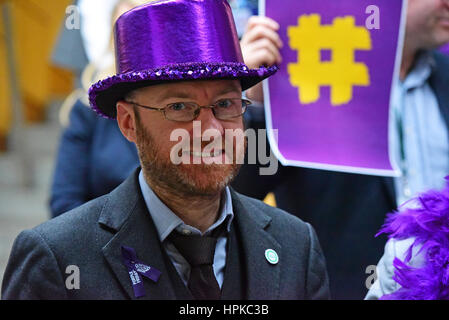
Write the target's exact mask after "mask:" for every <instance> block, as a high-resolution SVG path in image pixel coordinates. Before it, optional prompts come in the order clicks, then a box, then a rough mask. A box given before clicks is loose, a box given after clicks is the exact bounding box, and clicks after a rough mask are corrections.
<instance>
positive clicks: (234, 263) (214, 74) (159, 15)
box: [2, 0, 329, 300]
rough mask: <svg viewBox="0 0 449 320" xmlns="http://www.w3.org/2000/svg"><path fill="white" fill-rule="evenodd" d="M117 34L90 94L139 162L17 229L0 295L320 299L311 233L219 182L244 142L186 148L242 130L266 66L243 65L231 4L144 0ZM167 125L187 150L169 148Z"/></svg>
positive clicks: (323, 280)
mask: <svg viewBox="0 0 449 320" xmlns="http://www.w3.org/2000/svg"><path fill="white" fill-rule="evenodd" d="M115 41H116V61H117V75H115V76H113V77H110V78H107V79H105V80H102V81H100V82H98V83H97V84H95V85H93V86H92V88H91V89H90V91H89V98H90V102H91V106H92V108H93V109H94V110H95V111H96V112H97V113H98V114H99V115H101V116H104V117H108V118H112V119H117V122H118V125H119V127H120V130H121V132H122V133H123V135H124V136H125V137H126V138H127V139H128V140H129V141H131V142H134V143H135V144H136V146H137V149H138V152H139V158H140V163H141V169H140V168H139V169H137V170H136V171H135V172H134V173H133V174H132V175H131V176H130V177H129V178H128V179H127V180H126V181H125V182H124V183H123V184H121V185H120V186H119V187H117V188H116V189H115V190H114V191H112V192H111V193H109V194H107V195H105V196H103V197H100V198H97V199H95V200H92V201H90V202H88V203H87V204H85V205H83V206H81V207H79V208H76V209H74V210H72V211H70V212H68V213H66V214H64V215H61V216H59V217H57V218H54V219H52V220H50V221H48V222H46V223H44V224H42V225H40V226H37V227H35V228H33V229H31V230H26V231H24V232H22V233H21V234H20V235H19V236H18V238H17V239H16V241H15V243H14V246H13V249H12V252H11V256H10V259H9V263H8V267H7V270H6V272H5V276H4V280H3V287H2V298H3V299H199V300H203V299H328V298H329V289H328V277H327V272H326V266H325V261H324V257H323V255H322V252H321V249H320V245H319V242H318V240H317V237H316V235H315V232H314V230H313V228H312V227H311V226H310V225H309V224H307V223H304V222H303V221H301V220H300V219H298V218H296V217H293V216H292V215H289V214H288V213H286V212H284V211H282V210H279V209H276V208H272V207H269V206H267V205H265V204H263V203H262V202H260V201H257V200H254V199H251V198H248V197H245V196H243V195H240V194H238V193H236V192H235V191H233V190H232V188H230V187H228V184H229V183H230V182H231V181H232V178H233V177H234V176H235V175H236V173H237V171H238V169H239V165H238V163H237V161H235V160H233V159H237V158H238V157H239V155H240V156H241V153H242V151H241V150H243V148H242V144H243V143H240V144H239V143H238V142H237V143H236V144H235V145H234V144H232V146H233V148H232V149H231V152H229V150H228V148H226V147H225V146H224V145H221V144H219V145H215V146H214V148H213V149H208V150H207V146H206V147H204V144H203V142H201V140H200V146H199V148H200V149H195V138H198V136H202V135H205V134H206V132H210V131H213V132H215V133H218V136H217V135H215V136H214V137H215V138H217V137H219V138H222V136H223V138H224V140H223V141H229V137H227V136H226V133H227V132H229V131H238V130H242V129H243V120H242V115H243V113H244V111H245V109H246V107H247V106H248V105H249V101H247V100H243V99H242V90H246V89H248V88H250V87H251V86H253V85H255V84H257V83H258V82H260V81H262V80H263V79H264V78H266V77H268V76H270V75H272V74H273V73H274V72H275V71H276V67H271V68H266V67H263V66H262V67H260V68H257V69H250V68H248V67H247V66H245V64H244V63H243V59H242V54H241V50H240V46H239V41H238V38H237V33H236V30H235V26H234V22H233V18H232V14H231V10H230V7H229V5H228V3H227V2H226V1H225V0H163V1H156V2H151V3H149V4H147V5H144V6H141V7H137V8H135V9H133V10H131V11H128V12H127V13H125V14H124V15H122V16H121V17H120V18H119V20H118V21H117V23H116V27H115ZM198 125H199V126H200V127H199V130H198ZM174 132H184V133H186V135H187V138H190V139H188V141H189V142H188V144H187V145H184V146H187V147H188V148H187V149H184V148H183V149H180V150H177V149H176V150H177V151H176V152H173V150H175V149H174V148H176V146H177V145H179V143H180V142H179V140H176V139H174V140H173V139H172V135H173V133H174ZM184 137H185V136H184ZM190 140H193V144H194V146H193V151H191V150H192V149H189V148H190ZM234 140H236V139H234V137H232V138H231V141H234ZM197 147H198V146H197ZM186 150H187V151H186ZM178 151H179V152H178ZM176 156H179V157H180V158H182V160H183V161H182V162H180V163H175V162H174V161H173V158H174V157H175V158H176ZM234 157H235V158H234ZM229 159H231V160H232V161H226V160H229ZM184 160H186V161H184Z"/></svg>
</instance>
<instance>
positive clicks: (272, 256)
mask: <svg viewBox="0 0 449 320" xmlns="http://www.w3.org/2000/svg"><path fill="white" fill-rule="evenodd" d="M265 258H266V259H267V261H268V262H269V263H271V264H277V263H278V262H279V256H278V254H277V253H276V251H274V250H273V249H267V250H265Z"/></svg>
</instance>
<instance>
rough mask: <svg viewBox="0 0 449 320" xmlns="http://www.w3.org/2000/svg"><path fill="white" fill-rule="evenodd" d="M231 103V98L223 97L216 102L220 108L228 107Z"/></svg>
mask: <svg viewBox="0 0 449 320" xmlns="http://www.w3.org/2000/svg"><path fill="white" fill-rule="evenodd" d="M232 103H233V102H232V100H231V99H223V100H220V101H218V102H217V106H218V107H220V108H229V107H230V106H232Z"/></svg>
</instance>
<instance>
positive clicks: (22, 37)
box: [0, 0, 73, 134]
mask: <svg viewBox="0 0 449 320" xmlns="http://www.w3.org/2000/svg"><path fill="white" fill-rule="evenodd" d="M71 2H72V1H70V0H9V3H10V8H11V10H10V12H11V20H12V27H13V39H14V46H15V53H16V61H17V66H16V69H17V72H18V78H19V85H20V89H21V94H22V100H23V102H24V104H25V106H24V115H25V117H26V120H27V121H29V122H36V121H40V120H42V119H43V118H44V117H45V108H46V106H47V104H48V102H49V100H50V99H51V98H54V97H55V95H58V96H63V95H66V94H68V93H69V92H70V91H71V90H72V83H73V76H72V75H71V73H70V72H68V71H65V70H61V69H58V68H56V67H54V66H52V65H51V63H50V57H51V52H52V49H53V45H54V43H55V41H56V39H57V36H58V34H59V30H60V27H61V24H62V22H63V20H64V18H65V8H66V7H67V6H68V5H69V4H71ZM0 35H1V38H0V70H1V71H0V72H1V73H0V75H1V78H0V134H2V133H3V134H5V133H7V132H8V131H9V130H10V126H11V114H12V112H11V110H10V108H11V103H10V98H11V97H10V92H9V91H10V88H9V84H8V80H9V79H8V75H7V74H6V73H5V70H7V68H6V66H5V64H6V61H5V60H6V53H5V41H4V30H3V21H2V22H1V23H0Z"/></svg>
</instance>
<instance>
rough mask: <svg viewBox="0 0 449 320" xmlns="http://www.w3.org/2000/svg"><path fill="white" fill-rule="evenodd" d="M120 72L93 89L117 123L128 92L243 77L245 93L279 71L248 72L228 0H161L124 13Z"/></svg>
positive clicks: (98, 107)
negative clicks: (120, 104)
mask: <svg viewBox="0 0 449 320" xmlns="http://www.w3.org/2000/svg"><path fill="white" fill-rule="evenodd" d="M115 48H116V66H117V74H116V75H115V76H112V77H109V78H106V79H104V80H101V81H99V82H97V83H96V84H94V85H92V87H91V88H90V89H89V100H90V104H91V106H92V108H93V109H94V110H95V111H96V112H97V113H98V114H99V115H101V116H103V117H106V118H112V119H114V118H115V117H116V103H117V101H119V100H120V99H123V97H124V96H125V95H126V93H128V92H130V91H132V90H135V89H138V88H141V87H146V86H149V85H152V84H157V83H164V82H168V81H170V82H172V81H183V80H195V79H203V80H204V79H239V80H240V81H241V84H242V89H243V90H246V89H248V88H250V87H252V86H253V85H255V84H257V83H258V82H260V81H262V80H263V79H265V78H267V77H269V76H270V75H272V74H274V73H275V72H276V71H277V67H276V66H272V67H268V68H267V67H264V66H261V67H260V68H258V69H249V68H248V67H247V66H246V65H245V64H244V62H243V58H242V52H241V49H240V43H239V40H238V37H237V31H236V28H235V24H234V19H233V17H232V11H231V8H230V7H229V4H228V2H227V1H226V0H160V1H155V2H150V3H148V4H145V5H143V6H139V7H136V8H134V9H132V10H130V11H128V12H126V13H125V14H123V15H122V16H121V17H120V18H119V19H118V20H117V22H116V25H115Z"/></svg>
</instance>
